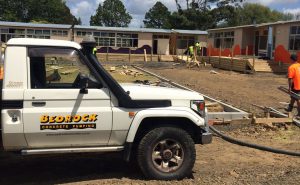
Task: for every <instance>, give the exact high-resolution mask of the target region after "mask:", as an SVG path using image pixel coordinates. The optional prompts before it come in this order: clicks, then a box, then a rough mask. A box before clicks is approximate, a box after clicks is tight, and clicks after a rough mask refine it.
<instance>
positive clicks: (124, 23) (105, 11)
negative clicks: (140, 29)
mask: <svg viewBox="0 0 300 185" xmlns="http://www.w3.org/2000/svg"><path fill="white" fill-rule="evenodd" d="M131 19H132V17H131V15H130V14H129V13H128V12H127V10H126V8H125V6H124V4H123V3H122V1H120V0H105V1H104V2H103V5H101V3H100V4H99V6H98V8H97V10H96V14H95V15H92V16H91V19H90V24H91V25H92V26H111V27H128V25H129V24H130V22H131Z"/></svg>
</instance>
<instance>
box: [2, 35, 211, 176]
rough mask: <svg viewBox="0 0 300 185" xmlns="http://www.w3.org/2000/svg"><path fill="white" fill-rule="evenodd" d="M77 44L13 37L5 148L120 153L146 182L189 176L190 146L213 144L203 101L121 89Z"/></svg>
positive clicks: (88, 44) (179, 93)
mask: <svg viewBox="0 0 300 185" xmlns="http://www.w3.org/2000/svg"><path fill="white" fill-rule="evenodd" d="M94 46H95V42H94V41H93V40H86V41H83V42H82V43H81V45H79V44H77V43H74V42H69V41H59V40H43V39H11V40H10V41H9V42H8V43H7V48H6V51H5V61H4V79H3V85H2V97H1V130H2V146H3V147H2V148H3V151H6V152H10V151H14V152H16V151H17V152H20V153H21V154H23V155H33V154H54V153H83V152H99V153H102V152H123V154H124V158H125V160H127V161H130V160H136V161H137V163H138V165H139V167H140V169H141V170H142V172H143V173H144V174H145V176H146V177H148V178H151V179H161V180H172V179H182V178H184V177H186V176H188V175H190V174H191V172H192V168H193V166H194V162H195V157H196V151H195V144H208V143H211V140H212V135H211V133H209V131H208V124H207V119H206V108H205V104H204V99H203V96H201V95H200V94H199V93H197V92H193V91H186V90H181V89H176V88H166V87H152V86H143V85H121V84H118V83H117V82H116V81H115V80H114V79H113V78H112V77H111V75H110V74H109V73H108V72H107V71H106V70H105V69H104V68H103V67H102V65H101V64H100V63H99V61H98V60H97V58H96V57H95V56H94V55H93V54H92V49H93V47H94Z"/></svg>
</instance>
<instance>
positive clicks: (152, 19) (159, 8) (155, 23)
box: [143, 1, 171, 28]
mask: <svg viewBox="0 0 300 185" xmlns="http://www.w3.org/2000/svg"><path fill="white" fill-rule="evenodd" d="M170 15H171V13H170V11H169V10H168V8H167V7H166V6H165V5H164V4H163V3H161V2H160V1H158V2H157V3H155V5H154V6H153V7H152V8H151V9H150V10H149V11H148V12H147V13H146V15H145V19H144V21H143V22H144V24H145V27H146V28H168V27H170V25H169V23H168V22H169V18H170Z"/></svg>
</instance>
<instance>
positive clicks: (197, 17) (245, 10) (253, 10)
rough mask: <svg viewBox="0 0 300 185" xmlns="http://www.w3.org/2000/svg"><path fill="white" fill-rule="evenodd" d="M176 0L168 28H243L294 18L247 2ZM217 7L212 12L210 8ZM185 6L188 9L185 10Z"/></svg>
mask: <svg viewBox="0 0 300 185" xmlns="http://www.w3.org/2000/svg"><path fill="white" fill-rule="evenodd" d="M185 2H186V4H185V6H182V1H180V0H175V3H176V4H177V11H175V12H173V13H172V14H171V16H170V19H169V23H170V24H169V25H170V27H169V28H176V29H200V30H206V29H211V28H215V27H226V26H240V25H247V24H253V23H254V22H256V23H257V24H260V23H266V22H276V21H280V20H291V19H293V18H294V17H295V16H294V15H291V14H283V13H281V12H278V11H276V10H271V9H270V8H269V7H266V6H263V5H260V4H249V3H244V4H243V5H242V6H241V4H240V2H243V0H185ZM212 4H215V5H217V7H216V8H214V9H211V7H210V5H212ZM182 7H187V8H186V9H183V8H182ZM299 17H300V16H299Z"/></svg>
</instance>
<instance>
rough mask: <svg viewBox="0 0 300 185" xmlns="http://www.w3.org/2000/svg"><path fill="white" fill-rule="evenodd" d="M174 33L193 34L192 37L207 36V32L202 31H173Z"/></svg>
mask: <svg viewBox="0 0 300 185" xmlns="http://www.w3.org/2000/svg"><path fill="white" fill-rule="evenodd" d="M172 32H173V33H180V34H191V35H207V34H208V33H207V31H200V30H174V29H173V30H172Z"/></svg>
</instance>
